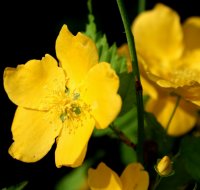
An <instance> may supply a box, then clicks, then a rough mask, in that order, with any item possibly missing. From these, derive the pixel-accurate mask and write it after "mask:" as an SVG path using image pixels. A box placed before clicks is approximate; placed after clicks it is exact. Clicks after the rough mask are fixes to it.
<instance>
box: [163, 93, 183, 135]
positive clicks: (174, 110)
mask: <svg viewBox="0 0 200 190" xmlns="http://www.w3.org/2000/svg"><path fill="white" fill-rule="evenodd" d="M180 99H181V97H180V96H177V99H176V104H175V106H174V109H173V111H172V113H171V115H170V118H169V120H168V123H167V126H166V128H165V132H166V133H167V132H168V130H169V126H170V124H171V121H172V119H173V117H174V114H175V112H176V109H177V107H178V105H179V103H180Z"/></svg>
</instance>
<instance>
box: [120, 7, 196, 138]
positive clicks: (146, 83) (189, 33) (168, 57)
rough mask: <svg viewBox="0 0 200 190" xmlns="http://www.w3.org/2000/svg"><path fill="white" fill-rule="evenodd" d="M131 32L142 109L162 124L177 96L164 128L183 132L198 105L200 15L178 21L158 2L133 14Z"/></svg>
mask: <svg viewBox="0 0 200 190" xmlns="http://www.w3.org/2000/svg"><path fill="white" fill-rule="evenodd" d="M132 32H133V34H134V37H135V42H136V50H137V55H138V60H139V64H140V71H141V75H142V77H141V80H142V85H143V89H144V94H148V95H149V96H150V100H149V101H148V102H147V105H146V110H147V111H149V112H152V113H154V114H155V116H156V117H157V119H158V121H159V122H160V123H161V124H162V126H163V127H164V128H166V127H167V123H168V121H169V118H170V115H171V113H172V112H173V109H174V107H175V104H176V99H177V96H180V97H181V101H180V103H179V106H178V107H177V109H176V112H175V115H174V117H173V119H172V121H171V123H170V126H169V128H168V131H167V132H168V134H170V135H173V136H179V135H183V134H185V133H187V132H188V131H190V130H191V129H192V128H193V127H194V126H195V123H196V121H197V110H198V109H199V106H200V77H199V76H200V41H199V37H198V36H199V35H200V17H190V18H188V19H187V20H186V21H185V22H184V23H183V24H181V22H180V18H179V15H178V14H177V13H176V12H175V11H174V10H172V9H171V8H169V7H167V6H165V5H164V4H161V3H158V4H157V5H156V6H155V7H154V8H153V9H152V10H148V11H144V12H143V13H141V14H140V15H138V16H137V17H136V19H135V20H134V21H133V24H132ZM121 48H122V47H121ZM123 49H125V48H124V47H123ZM123 49H121V50H120V51H119V52H120V54H122V50H123ZM129 65H130V63H129ZM172 94H173V95H172ZM174 94H176V95H177V96H174Z"/></svg>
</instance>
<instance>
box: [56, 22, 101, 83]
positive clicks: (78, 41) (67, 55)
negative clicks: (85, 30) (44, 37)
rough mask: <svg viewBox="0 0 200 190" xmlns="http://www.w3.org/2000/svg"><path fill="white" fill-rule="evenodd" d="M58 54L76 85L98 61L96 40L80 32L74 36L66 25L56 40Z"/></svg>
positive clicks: (62, 64)
mask: <svg viewBox="0 0 200 190" xmlns="http://www.w3.org/2000/svg"><path fill="white" fill-rule="evenodd" d="M56 54H57V57H58V59H59V62H60V64H61V66H62V67H63V69H64V70H65V72H66V73H67V77H69V79H70V80H71V81H70V82H71V83H75V85H77V84H78V83H79V82H80V81H81V80H82V79H83V77H84V76H85V75H86V73H87V72H88V70H89V69H90V68H91V67H93V66H94V65H95V64H97V63H98V53H97V48H96V46H95V44H94V42H93V41H92V40H91V39H90V38H88V37H87V36H85V35H84V34H82V33H80V32H79V33H78V34H77V35H76V36H73V35H72V34H71V33H70V31H69V30H68V28H67V26H66V25H63V27H62V29H61V31H60V33H59V35H58V38H57V40H56Z"/></svg>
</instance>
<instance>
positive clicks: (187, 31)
mask: <svg viewBox="0 0 200 190" xmlns="http://www.w3.org/2000/svg"><path fill="white" fill-rule="evenodd" d="M183 32H184V42H185V47H186V51H192V50H195V49H199V48H200V39H199V36H200V17H190V18H188V19H187V20H186V21H185V22H184V24H183Z"/></svg>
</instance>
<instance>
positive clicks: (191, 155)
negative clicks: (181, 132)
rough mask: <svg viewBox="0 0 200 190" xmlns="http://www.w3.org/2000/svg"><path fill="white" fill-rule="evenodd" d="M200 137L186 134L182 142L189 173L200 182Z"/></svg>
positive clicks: (182, 152) (183, 155)
mask: <svg viewBox="0 0 200 190" xmlns="http://www.w3.org/2000/svg"><path fill="white" fill-rule="evenodd" d="M199 147H200V137H194V136H189V135H187V136H185V137H184V138H183V139H182V142H181V155H182V157H183V159H184V165H185V168H186V170H187V171H188V173H189V174H190V175H191V176H192V177H193V178H194V179H195V180H197V181H198V182H200V148H199Z"/></svg>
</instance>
